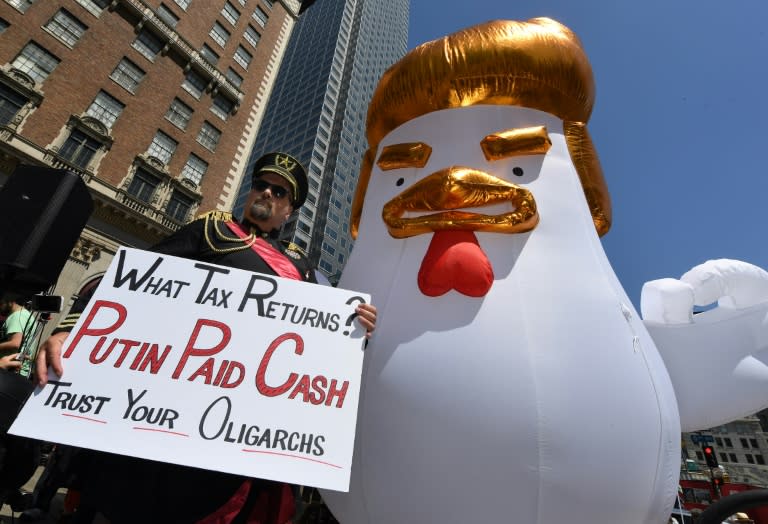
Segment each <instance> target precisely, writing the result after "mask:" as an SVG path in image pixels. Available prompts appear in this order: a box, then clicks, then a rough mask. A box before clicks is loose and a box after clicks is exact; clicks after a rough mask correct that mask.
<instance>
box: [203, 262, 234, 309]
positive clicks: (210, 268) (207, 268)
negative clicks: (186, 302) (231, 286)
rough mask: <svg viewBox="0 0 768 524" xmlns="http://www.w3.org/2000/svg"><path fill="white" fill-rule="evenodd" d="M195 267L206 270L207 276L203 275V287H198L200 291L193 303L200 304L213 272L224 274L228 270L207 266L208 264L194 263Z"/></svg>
mask: <svg viewBox="0 0 768 524" xmlns="http://www.w3.org/2000/svg"><path fill="white" fill-rule="evenodd" d="M195 267H196V268H198V269H204V270H206V271H208V276H206V277H205V282H204V283H203V287H202V289H200V293H198V295H197V298H196V299H195V303H196V304H200V303H201V302H202V301H203V297H204V296H206V292H207V291H208V286H209V285H210V284H211V280H213V274H214V273H223V274H225V275H226V274H228V273H229V270H228V269H224V268H222V267H216V266H209V265H208V264H195Z"/></svg>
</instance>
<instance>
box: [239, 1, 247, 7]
mask: <svg viewBox="0 0 768 524" xmlns="http://www.w3.org/2000/svg"><path fill="white" fill-rule="evenodd" d="M237 1H238V2H240V5H242V6H245V2H246V1H247V0H237Z"/></svg>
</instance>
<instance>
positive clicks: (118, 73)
mask: <svg viewBox="0 0 768 524" xmlns="http://www.w3.org/2000/svg"><path fill="white" fill-rule="evenodd" d="M144 74H145V73H144V71H143V70H142V69H141V68H140V67H139V66H137V65H136V64H134V63H133V62H131V61H130V60H128V59H127V58H123V59H122V60H120V63H119V64H117V67H116V68H115V70H114V71H112V74H111V75H109V78H111V79H112V80H114V81H115V82H117V83H118V84H119V85H120V86H121V87H123V88H125V89H126V90H127V91H128V92H130V93H135V92H136V89H137V88H138V87H139V84H140V83H141V81H142V79H143V78H144Z"/></svg>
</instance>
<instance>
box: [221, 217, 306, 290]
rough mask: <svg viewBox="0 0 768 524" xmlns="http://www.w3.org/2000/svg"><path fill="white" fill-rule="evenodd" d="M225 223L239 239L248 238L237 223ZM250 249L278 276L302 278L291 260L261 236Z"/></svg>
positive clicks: (294, 278)
mask: <svg viewBox="0 0 768 524" xmlns="http://www.w3.org/2000/svg"><path fill="white" fill-rule="evenodd" d="M226 224H227V227H228V228H229V229H231V230H232V232H233V233H234V234H236V235H237V236H238V237H240V238H241V239H243V240H245V239H246V238H248V235H246V234H245V232H244V231H243V230H242V228H241V227H240V226H239V225H238V224H236V223H234V222H227V223H226ZM251 249H253V250H254V251H255V252H256V254H257V255H259V256H260V257H261V258H262V260H264V262H266V263H267V265H268V266H269V267H271V268H272V271H274V272H275V273H277V275H278V276H280V277H284V278H291V279H293V280H304V279H303V278H301V273H299V270H298V269H297V268H296V266H294V265H293V262H291V261H290V260H288V259H287V258H286V257H285V255H284V254H282V253H281V252H280V251H278V250H277V249H275V248H274V247H272V246H271V245H269V243H268V242H267V241H266V240H264V239H263V238H258V237H257V238H256V240H255V241H254V243H253V244H251Z"/></svg>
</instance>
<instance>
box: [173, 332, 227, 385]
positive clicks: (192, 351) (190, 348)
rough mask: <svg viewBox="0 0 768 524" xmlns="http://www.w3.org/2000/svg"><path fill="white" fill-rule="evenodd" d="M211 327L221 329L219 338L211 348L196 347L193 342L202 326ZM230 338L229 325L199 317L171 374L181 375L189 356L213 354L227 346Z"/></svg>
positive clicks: (176, 376)
mask: <svg viewBox="0 0 768 524" xmlns="http://www.w3.org/2000/svg"><path fill="white" fill-rule="evenodd" d="M204 326H207V327H213V328H217V329H218V330H219V331H221V340H220V341H219V342H218V343H217V344H216V345H215V346H213V347H212V348H196V347H195V342H197V337H198V336H199V335H200V331H202V329H203V327H204ZM231 338H232V330H230V329H229V327H228V326H227V325H226V324H224V323H223V322H217V321H215V320H206V319H203V318H201V319H199V320H198V321H197V323H196V324H195V329H193V330H192V336H190V337H189V342H187V347H185V348H184V353H182V355H181V359H179V363H178V365H177V366H176V370H175V371H174V372H173V375H171V376H172V377H173V378H179V375H181V372H182V371H183V370H184V366H185V365H186V364H187V360H188V359H189V357H209V356H211V355H215V354H216V353H218V352H219V351H221V350H222V349H224V348H225V347H227V344H229V340H230V339H231Z"/></svg>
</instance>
